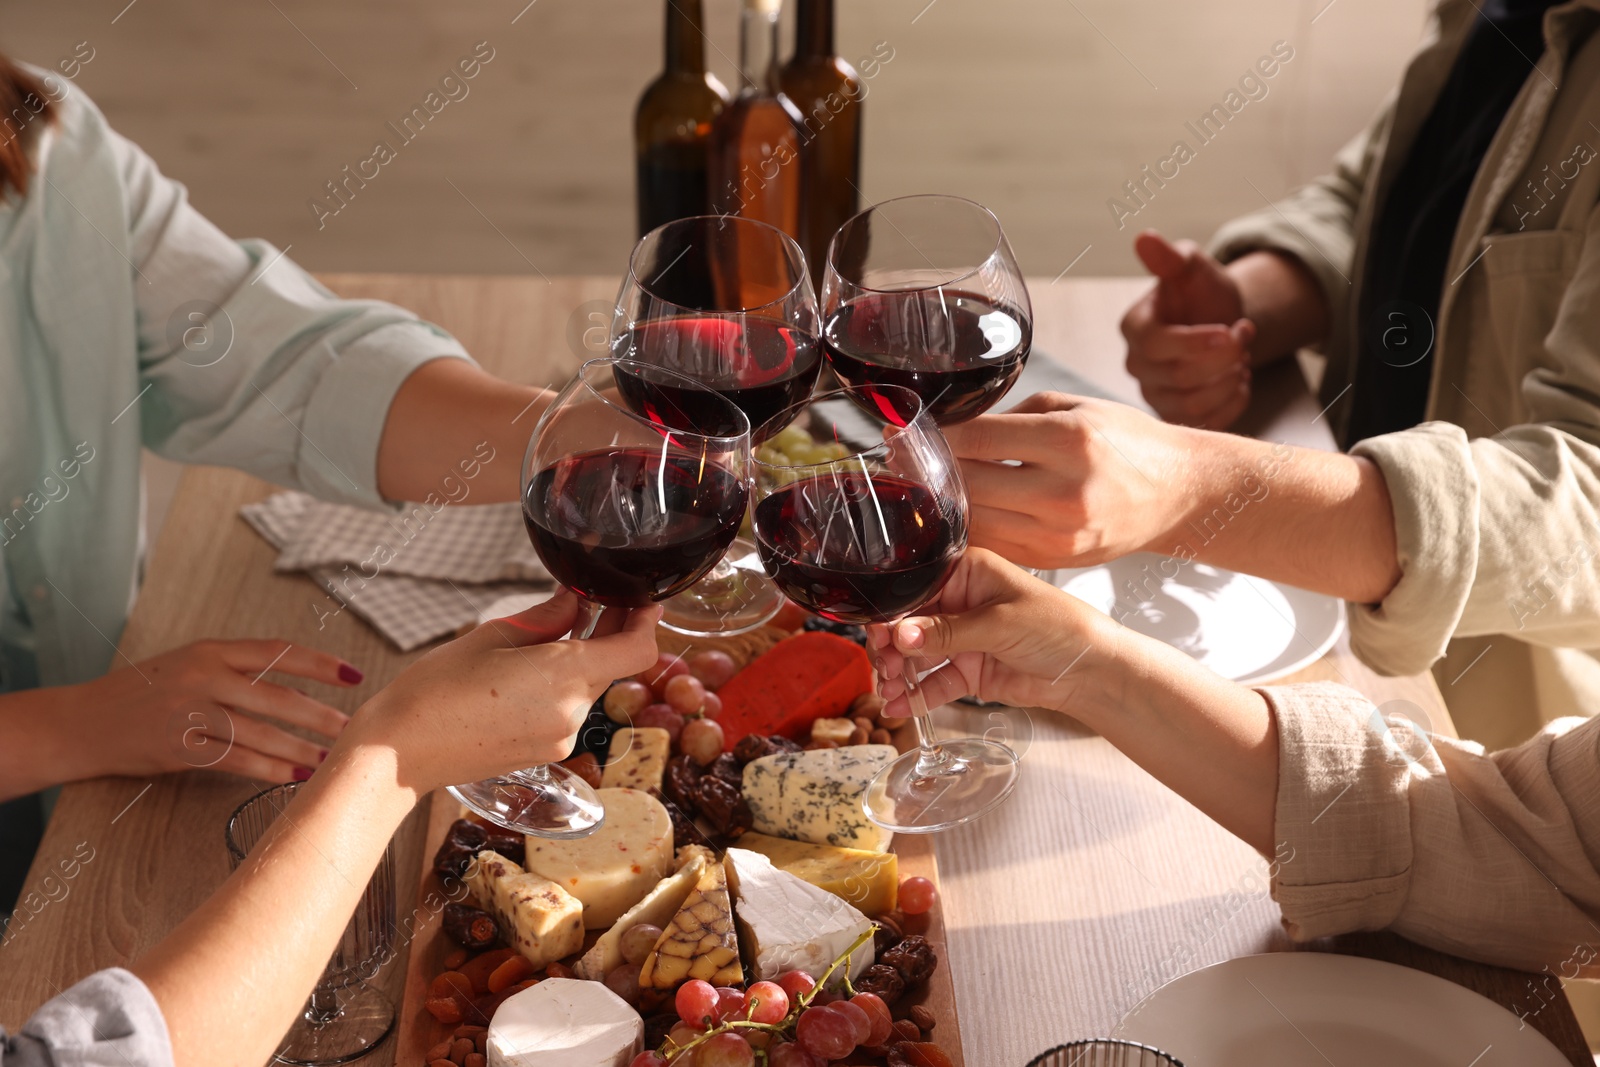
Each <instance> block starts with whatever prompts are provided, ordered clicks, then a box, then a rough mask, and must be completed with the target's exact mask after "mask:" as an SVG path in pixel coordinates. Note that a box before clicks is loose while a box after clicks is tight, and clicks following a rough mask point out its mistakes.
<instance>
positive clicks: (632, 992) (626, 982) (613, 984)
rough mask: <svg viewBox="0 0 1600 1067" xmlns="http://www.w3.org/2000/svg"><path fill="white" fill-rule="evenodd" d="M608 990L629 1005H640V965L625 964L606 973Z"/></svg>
mask: <svg viewBox="0 0 1600 1067" xmlns="http://www.w3.org/2000/svg"><path fill="white" fill-rule="evenodd" d="M606 988H607V989H609V990H611V992H613V993H615V994H616V995H617V996H619V997H621V998H622V999H623V1000H626V1001H627V1002H628V1003H629V1004H638V1003H639V965H638V964H637V963H624V964H622V965H621V966H620V967H613V968H611V970H609V971H607V972H606Z"/></svg>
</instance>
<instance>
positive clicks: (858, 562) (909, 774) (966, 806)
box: [754, 385, 1017, 833]
mask: <svg viewBox="0 0 1600 1067" xmlns="http://www.w3.org/2000/svg"><path fill="white" fill-rule="evenodd" d="M857 408H859V409H860V411H861V412H866V413H867V416H868V417H867V418H865V419H863V417H862V415H861V414H859V413H858V412H857V410H856V409H857ZM773 421H774V422H775V423H776V424H777V426H778V427H779V428H782V427H787V426H788V425H789V424H791V423H795V422H798V423H799V424H800V425H802V426H803V427H804V428H806V429H807V430H808V431H809V432H810V433H811V434H812V435H813V437H815V438H816V439H818V440H826V441H838V442H840V443H841V444H843V445H845V446H846V447H845V449H843V451H847V452H848V454H847V455H845V456H844V457H843V458H840V459H832V460H828V461H825V462H820V463H807V464H796V463H793V462H791V463H788V464H774V463H768V462H764V461H762V460H761V459H760V458H757V459H756V460H755V463H754V466H755V490H754V497H755V535H756V545H757V547H758V549H759V551H760V555H761V562H762V565H763V566H764V567H765V568H766V571H767V573H768V574H770V575H772V577H773V580H774V581H775V582H776V583H777V584H778V586H779V588H781V589H782V590H783V592H784V593H785V594H787V595H788V596H789V598H790V599H792V600H794V601H796V602H797V603H799V604H801V605H802V606H804V607H806V608H809V609H810V610H812V611H814V612H816V613H817V614H818V615H821V616H823V617H824V618H828V619H834V620H836V621H839V622H847V623H875V622H884V623H888V622H897V621H899V620H900V619H902V618H904V617H906V616H907V615H910V614H911V613H913V612H915V611H916V610H918V609H919V608H921V607H922V606H923V605H925V604H927V603H928V602H929V601H931V600H932V599H933V598H934V597H935V596H937V595H938V593H939V590H940V589H942V588H944V584H945V582H946V581H947V580H948V579H949V577H950V574H951V572H952V571H953V570H954V569H955V565H956V561H957V560H958V559H960V557H961V554H962V552H963V551H965V549H966V547H967V491H966V486H965V485H964V484H963V483H962V480H961V471H960V468H959V467H958V466H957V464H956V461H955V458H954V456H952V455H951V453H950V448H949V445H948V444H946V442H945V439H944V435H943V434H941V433H940V432H939V427H938V425H937V424H936V423H935V421H934V418H933V413H932V412H931V411H930V410H928V409H927V408H925V407H924V406H923V404H922V401H921V399H920V398H919V397H918V396H917V394H916V393H914V392H912V391H911V390H910V389H907V388H905V387H904V386H899V385H874V386H872V387H870V392H869V391H868V390H867V389H865V388H857V387H849V388H845V389H840V390H835V391H831V392H825V393H821V394H818V395H817V396H815V397H813V398H811V399H810V400H809V401H806V402H803V403H801V404H798V405H796V406H794V407H792V408H789V409H788V410H786V411H784V412H782V413H781V414H779V415H778V416H776V418H775V419H774V420H773ZM864 423H866V424H870V426H866V425H863V424H864ZM905 681H906V683H907V685H906V688H907V695H908V697H909V698H910V701H911V708H912V711H913V713H914V716H915V722H916V729H917V738H918V747H917V748H916V749H915V750H914V751H911V752H907V753H905V754H903V755H901V756H900V757H899V758H898V759H896V760H895V761H893V762H892V763H890V764H889V765H888V766H886V767H885V768H884V769H883V770H882V771H880V772H879V773H878V775H877V777H876V778H874V779H873V780H872V782H871V783H870V784H869V785H868V787H867V791H866V792H865V794H863V796H862V808H863V810H864V811H865V812H866V814H867V816H868V817H869V818H871V819H872V821H873V822H875V823H877V824H879V825H880V826H883V827H886V828H888V829H890V830H894V831H897V832H900V833H932V832H934V831H936V830H944V829H948V828H950V827H952V826H957V825H960V824H961V823H964V822H969V821H971V820H972V819H976V818H978V817H979V816H980V815H983V814H984V813H986V812H988V811H990V810H992V809H993V808H994V807H995V806H996V805H998V804H999V803H1000V802H1001V801H1003V800H1005V798H1006V797H1007V796H1009V795H1010V793H1011V789H1012V787H1013V786H1014V785H1015V784H1016V781H1017V755H1016V753H1015V752H1014V751H1013V750H1012V749H1011V748H1009V747H1008V746H1006V745H1003V744H1001V743H999V742H997V741H992V740H988V739H985V738H977V737H959V738H940V737H939V736H938V733H937V731H936V730H935V729H934V725H933V720H932V718H931V717H930V716H929V714H928V707H927V701H926V699H925V697H924V695H923V692H922V689H921V686H920V685H919V684H918V679H917V676H916V665H915V664H913V663H912V662H911V661H909V660H908V661H907V663H906V674H905Z"/></svg>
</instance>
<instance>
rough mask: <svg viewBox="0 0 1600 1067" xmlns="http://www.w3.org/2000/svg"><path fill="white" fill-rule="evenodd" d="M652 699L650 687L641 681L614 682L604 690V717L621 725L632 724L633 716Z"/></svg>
mask: <svg viewBox="0 0 1600 1067" xmlns="http://www.w3.org/2000/svg"><path fill="white" fill-rule="evenodd" d="M654 699H655V695H654V694H652V693H651V692H650V687H649V686H648V685H645V684H644V683H643V682H634V681H626V682H615V683H613V684H612V686H611V688H610V689H607V690H606V699H605V708H606V718H608V719H610V720H611V721H612V722H615V723H621V724H622V725H623V726H632V725H633V717H634V716H635V715H637V714H639V712H640V711H642V710H644V707H645V705H646V704H649V703H650V701H652V700H654Z"/></svg>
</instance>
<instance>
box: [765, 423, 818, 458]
mask: <svg viewBox="0 0 1600 1067" xmlns="http://www.w3.org/2000/svg"><path fill="white" fill-rule="evenodd" d="M812 441H813V438H812V436H811V435H810V434H809V433H806V431H805V429H804V428H803V427H801V426H795V425H791V426H785V427H784V428H783V429H781V430H779V431H778V432H777V433H775V434H773V435H772V440H770V441H768V442H767V444H768V445H769V446H770V447H772V448H775V449H778V450H779V451H782V452H789V451H790V447H791V446H793V447H795V448H800V447H810V445H811V444H812Z"/></svg>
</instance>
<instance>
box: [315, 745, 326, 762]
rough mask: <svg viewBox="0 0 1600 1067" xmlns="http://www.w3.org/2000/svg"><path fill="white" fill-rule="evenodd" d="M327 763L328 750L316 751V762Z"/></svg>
mask: <svg viewBox="0 0 1600 1067" xmlns="http://www.w3.org/2000/svg"><path fill="white" fill-rule="evenodd" d="M327 761H328V750H327V749H325V748H324V749H319V750H318V751H317V762H318V763H326V762H327Z"/></svg>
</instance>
